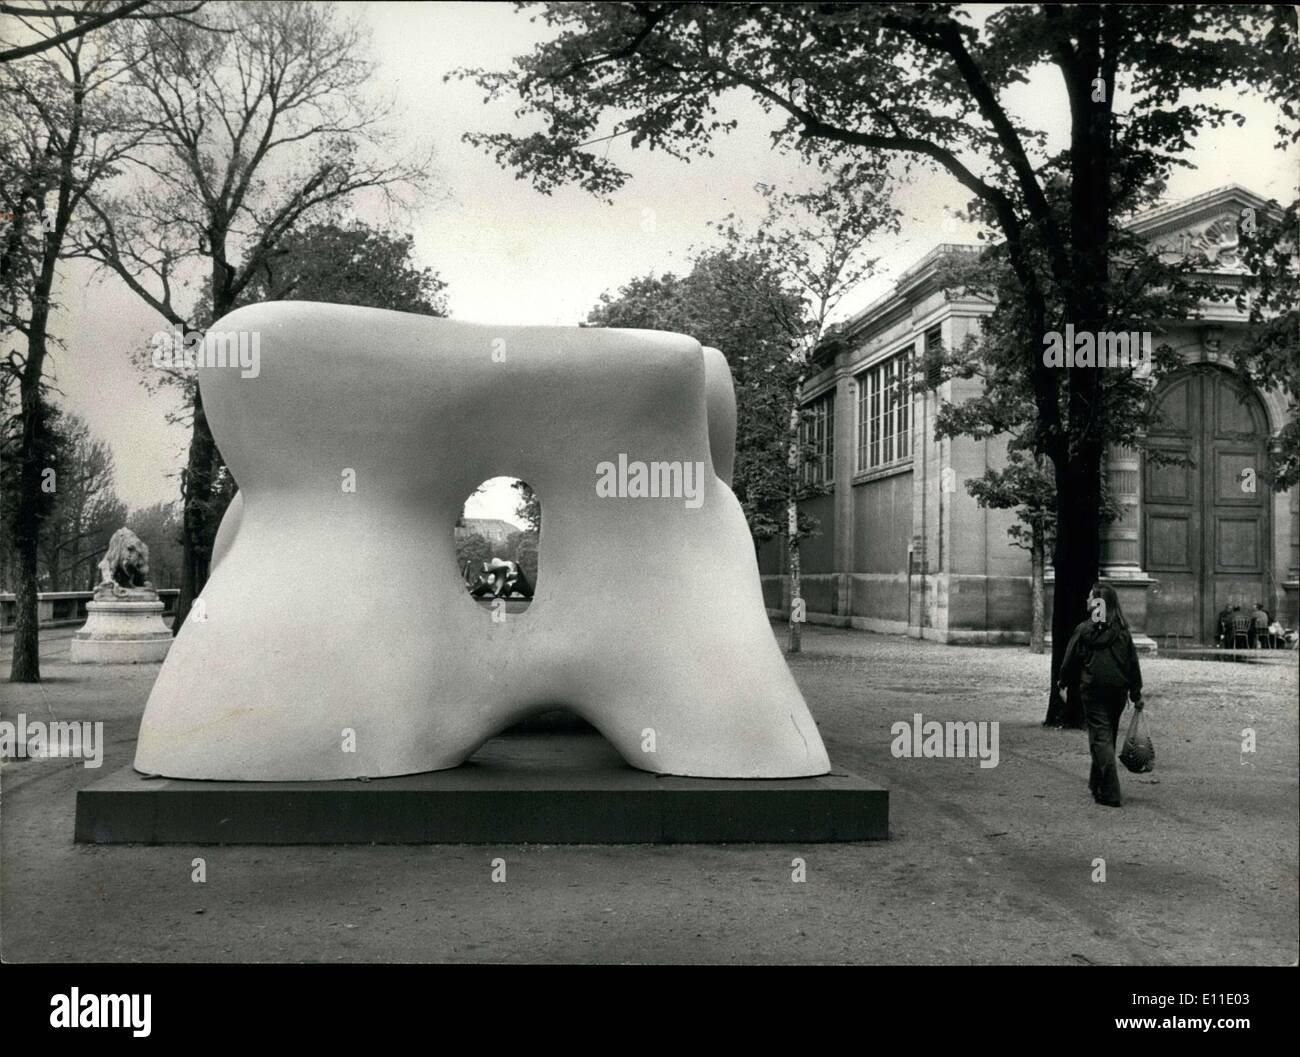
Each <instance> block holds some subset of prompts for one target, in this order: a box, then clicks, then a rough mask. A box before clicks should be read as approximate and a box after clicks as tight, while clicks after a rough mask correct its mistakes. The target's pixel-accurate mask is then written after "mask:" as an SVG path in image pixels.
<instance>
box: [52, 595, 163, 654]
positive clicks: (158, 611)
mask: <svg viewBox="0 0 1300 1057" xmlns="http://www.w3.org/2000/svg"><path fill="white" fill-rule="evenodd" d="M162 612H163V604H162V603H161V602H160V601H158V596H157V595H156V594H155V593H154V592H153V591H148V592H145V591H138V590H137V591H129V592H127V593H126V594H125V595H124V596H123V597H120V598H113V597H106V598H101V597H99V596H97V601H94V602H87V603H86V623H85V625H84V626H83V627H82V628H81V630H80V631H78V632H77V633H76V635H74V636H73V637H72V663H73V664H157V663H158V662H159V661H161V660H163V659H164V658H165V657H166V656H167V651H168V650H169V649H170V648H171V644H172V633H171V631H169V630H168V628H167V625H166V624H164V623H163V620H162Z"/></svg>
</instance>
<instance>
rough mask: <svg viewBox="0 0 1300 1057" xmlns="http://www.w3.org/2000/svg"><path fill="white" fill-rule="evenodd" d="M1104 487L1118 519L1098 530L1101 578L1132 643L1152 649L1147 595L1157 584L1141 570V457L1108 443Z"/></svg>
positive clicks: (1153, 642) (1153, 641) (1125, 448)
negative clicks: (1111, 590)
mask: <svg viewBox="0 0 1300 1057" xmlns="http://www.w3.org/2000/svg"><path fill="white" fill-rule="evenodd" d="M1106 484H1107V486H1108V487H1109V489H1110V494H1111V498H1112V499H1113V500H1114V501H1115V503H1116V505H1117V506H1118V507H1119V511H1120V513H1119V517H1118V518H1117V519H1116V520H1114V521H1112V522H1110V523H1109V524H1107V525H1103V526H1102V529H1101V578H1102V579H1103V580H1105V581H1106V582H1107V583H1109V584H1110V585H1111V586H1112V587H1113V588H1114V589H1115V593H1116V594H1117V595H1118V596H1119V604H1120V605H1121V606H1122V607H1123V609H1124V616H1125V618H1126V619H1127V620H1128V623H1129V629H1130V630H1131V631H1132V633H1133V642H1134V644H1135V645H1136V646H1137V648H1138V649H1139V650H1144V651H1146V650H1151V651H1154V650H1155V649H1156V642H1155V640H1154V639H1152V638H1151V637H1150V636H1149V635H1147V633H1146V627H1147V593H1148V592H1149V591H1150V590H1151V588H1152V587H1153V586H1155V584H1156V583H1157V581H1156V580H1154V579H1153V578H1152V577H1150V576H1148V575H1147V574H1146V572H1145V571H1144V570H1143V568H1142V456H1141V454H1140V453H1139V452H1138V451H1136V450H1135V449H1133V448H1127V447H1123V446H1121V445H1118V444H1112V445H1111V446H1110V447H1109V448H1107V450H1106Z"/></svg>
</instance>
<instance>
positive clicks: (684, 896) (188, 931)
mask: <svg viewBox="0 0 1300 1057" xmlns="http://www.w3.org/2000/svg"><path fill="white" fill-rule="evenodd" d="M70 635H71V631H70V630H65V631H62V632H53V633H51V634H49V635H47V636H46V637H45V641H44V644H43V649H42V655H43V657H44V658H45V661H44V670H45V673H46V682H45V683H43V684H41V685H39V686H17V685H9V684H7V683H6V684H5V689H4V692H3V698H4V704H3V708H2V709H0V714H2V715H3V718H5V719H10V720H12V719H13V718H14V716H15V714H16V713H18V712H20V711H21V712H25V713H26V714H27V716H28V717H29V718H30V719H36V718H47V719H48V718H55V717H57V718H60V719H76V720H102V721H103V722H104V724H105V735H106V742H107V748H106V752H105V759H104V765H103V769H102V770H98V771H96V770H88V769H85V768H83V767H82V766H81V764H80V763H79V762H76V761H71V760H66V759H64V760H59V759H43V760H28V761H23V762H6V763H4V764H3V766H0V956H3V958H4V959H5V960H9V961H55V962H57V961H84V960H94V961H137V960H161V961H417V962H423V961H453V962H454V961H492V962H575V961H580V962H722V963H730V962H734V963H746V962H780V963H801V962H863V963H954V964H1001V963H1049V964H1080V963H1085V964H1086V963H1094V964H1100V963H1111V964H1113V963H1123V964H1272V965H1277V964H1294V963H1295V962H1296V959H1297V945H1298V943H1300V935H1298V931H1297V922H1298V918H1300V915H1298V912H1297V884H1298V879H1297V861H1298V858H1300V855H1298V848H1297V844H1298V842H1300V835H1298V828H1300V788H1298V784H1297V775H1298V773H1300V758H1298V757H1300V746H1298V740H1300V722H1298V718H1297V697H1298V694H1297V666H1296V654H1294V653H1291V654H1285V655H1282V654H1278V655H1273V656H1271V657H1270V658H1269V659H1268V661H1267V662H1266V663H1262V664H1223V663H1214V662H1209V661H1186V660H1177V661H1175V660H1164V659H1157V658H1151V659H1147V660H1145V661H1144V664H1143V671H1144V676H1145V679H1146V683H1147V698H1148V701H1149V706H1148V710H1147V716H1148V717H1149V719H1150V721H1151V732H1152V735H1153V737H1154V739H1155V743H1156V748H1157V760H1156V763H1157V767H1156V770H1155V771H1154V772H1153V773H1152V774H1148V775H1141V776H1139V775H1131V774H1128V773H1127V772H1125V773H1124V774H1123V776H1122V782H1123V786H1124V794H1125V797H1126V806H1125V807H1124V809H1123V810H1119V811H1116V810H1113V809H1108V808H1103V807H1098V806H1096V805H1094V804H1093V802H1092V799H1091V797H1090V795H1089V794H1088V790H1087V786H1086V779H1087V773H1088V755H1087V745H1086V739H1085V736H1084V734H1083V733H1082V732H1080V731H1054V730H1044V729H1043V728H1042V727H1041V726H1040V725H1039V721H1040V720H1041V718H1042V712H1043V709H1044V705H1045V702H1044V695H1043V687H1044V685H1045V683H1046V679H1047V663H1048V662H1047V659H1046V658H1045V657H1041V656H1038V657H1036V656H1032V655H1030V654H1028V653H1027V652H1025V651H1024V649H1023V648H1017V647H956V646H940V645H936V644H933V643H922V642H916V641H913V640H909V639H904V638H899V637H893V636H882V635H871V634H866V633H862V632H851V631H840V630H835V629H826V628H816V627H809V628H807V629H806V630H805V652H804V653H803V654H802V655H801V656H798V657H795V658H793V659H792V668H793V670H794V673H795V676H796V678H797V679H798V681H799V684H800V686H802V688H803V690H804V693H805V695H806V696H807V699H808V702H809V705H810V707H811V708H812V710H813V714H814V715H815V716H816V718H817V720H818V723H819V725H820V727H821V731H822V734H823V736H824V738H825V740H826V743H827V747H828V748H829V750H830V754H831V759H832V761H833V762H834V764H835V766H836V769H837V770H849V771H854V772H857V773H859V774H863V775H865V776H867V777H869V778H872V779H873V780H875V781H878V782H880V783H882V784H884V785H886V786H888V787H889V789H890V790H891V839H890V840H889V841H887V842H875V843H868V844H847V845H807V846H784V845H730V846H725V845H724V846H704V845H696V846H675V847H665V846H659V847H656V846H644V845H641V846H623V847H596V846H513V847H471V846H432V847H416V848H413V847H382V846H351V847H292V848H270V847H225V848H214V847H207V848H199V847H195V848H185V847H179V846H171V847H143V846H116V847H93V846H82V845H76V844H74V843H73V841H72V826H73V808H74V797H75V792H76V790H77V789H78V788H80V787H81V786H84V785H86V784H89V783H90V782H93V781H95V780H97V779H98V778H99V777H100V776H101V775H105V774H108V773H110V772H111V771H112V770H114V769H116V768H118V767H121V766H124V765H126V764H129V763H130V761H131V758H132V755H133V752H134V745H135V732H136V727H137V725H138V722H139V716H140V713H141V711H142V709H143V707H144V701H145V699H146V697H147V695H148V691H149V687H150V685H151V684H152V682H153V679H154V677H155V676H156V674H157V666H156V665H151V666H125V667H89V666H72V665H69V664H67V663H66V661H67V649H68V640H69V638H70ZM11 641H12V640H11V637H8V636H6V638H5V640H4V643H3V645H4V647H5V648H6V649H7V648H8V647H9V646H10V643H11ZM0 663H3V664H4V670H5V671H7V670H8V658H7V654H5V655H0ZM917 712H920V713H921V714H922V715H923V716H924V718H925V720H927V721H928V720H931V719H934V720H939V721H944V720H961V721H970V720H975V721H980V720H988V721H997V722H998V723H999V724H1000V726H999V755H1000V758H999V763H998V766H997V767H994V768H981V767H980V766H979V764H978V761H976V760H972V759H896V758H894V757H893V756H892V755H891V752H890V743H891V731H890V727H891V725H892V724H893V723H894V722H895V721H898V720H907V721H910V720H911V717H912V716H913V714H914V713H917ZM1247 727H1250V728H1252V729H1253V730H1254V731H1255V732H1256V742H1257V751H1255V752H1254V753H1243V752H1242V751H1241V747H1242V733H1241V732H1242V730H1243V729H1244V728H1247ZM196 856H201V857H203V858H204V859H205V860H206V870H207V880H206V882H205V883H202V884H200V883H195V882H194V881H192V880H191V875H192V872H193V866H192V860H193V859H194V858H195V857H196ZM497 857H501V858H504V859H505V860H506V862H507V864H508V873H507V878H508V879H507V882H506V883H505V884H494V883H492V882H491V879H490V873H491V861H492V859H494V858H497ZM796 857H798V858H801V859H803V860H804V862H805V864H806V881H804V882H803V883H796V882H794V881H793V880H792V860H793V859H794V858H796ZM1097 860H1104V867H1105V880H1104V882H1103V881H1100V880H1097V879H1094V878H1097V877H1099V864H1098V862H1097Z"/></svg>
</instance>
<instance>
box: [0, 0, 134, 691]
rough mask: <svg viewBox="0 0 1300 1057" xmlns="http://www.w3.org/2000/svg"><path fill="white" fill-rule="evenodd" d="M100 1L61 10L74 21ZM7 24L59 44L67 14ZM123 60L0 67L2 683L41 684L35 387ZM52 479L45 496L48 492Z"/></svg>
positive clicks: (87, 54) (80, 47) (119, 151)
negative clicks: (12, 614)
mask: <svg viewBox="0 0 1300 1057" xmlns="http://www.w3.org/2000/svg"><path fill="white" fill-rule="evenodd" d="M101 6H103V5H100V4H98V3H93V2H92V3H88V4H84V5H78V6H76V7H75V8H69V9H67V10H70V11H74V12H76V13H80V14H83V15H84V13H85V12H88V11H95V10H97V9H99V8H100V7H101ZM44 10H45V11H46V14H45V15H44V16H42V18H40V19H34V18H27V17H26V16H16V17H18V18H19V21H20V22H22V23H23V24H24V25H26V26H27V28H28V29H29V30H31V32H33V33H34V34H36V35H38V36H40V35H45V36H47V37H48V38H50V39H53V38H55V37H59V36H61V35H62V34H63V33H64V31H65V30H66V29H67V28H68V24H69V22H70V20H71V18H72V17H73V16H71V15H66V16H65V15H62V14H50V13H49V12H51V11H53V10H54V9H53V6H52V5H46V6H45V8H44ZM128 68H129V61H128V60H126V59H125V58H124V57H123V55H122V54H121V52H120V51H119V50H118V48H117V47H115V45H114V42H113V41H111V39H110V38H109V37H108V36H107V35H106V34H102V33H95V34H81V35H78V36H74V37H72V38H70V39H66V40H63V41H60V42H58V43H54V44H51V46H50V47H49V48H48V49H46V51H45V52H43V53H41V54H40V55H36V56H33V57H30V58H25V59H22V60H21V61H17V62H8V63H5V64H4V65H0V100H2V101H3V102H2V105H0V159H2V160H0V166H2V168H3V179H2V180H0V205H2V207H3V210H4V218H3V220H4V226H3V229H2V230H0V336H3V337H4V339H5V340H6V341H8V340H10V338H11V337H12V338H16V339H17V340H16V343H15V344H16V345H17V346H18V347H11V348H10V349H8V350H7V352H6V354H5V359H4V361H3V362H2V363H0V371H3V373H4V374H5V375H6V386H7V387H16V389H17V394H18V399H17V414H16V418H15V419H14V420H13V421H12V422H7V423H6V430H5V433H6V447H7V448H8V449H9V454H10V457H11V458H12V459H14V460H16V462H17V466H18V484H17V489H16V491H17V497H18V498H17V503H16V505H15V508H14V510H13V512H12V515H13V516H12V521H11V522H10V524H9V526H8V527H9V530H10V532H11V533H12V536H13V540H14V547H15V550H16V552H17V554H16V557H17V566H18V568H17V575H16V584H15V586H16V591H15V594H16V602H17V613H16V627H15V632H14V654H13V662H12V665H11V668H10V678H11V679H12V680H13V681H14V682H39V681H40V657H39V642H38V635H39V631H38V625H37V608H36V592H37V572H38V554H39V536H40V530H41V524H42V522H43V520H44V519H45V517H46V516H48V514H49V513H50V510H51V509H52V507H53V503H54V493H55V491H56V490H57V469H56V467H54V466H53V465H52V460H53V459H54V458H55V454H56V453H55V451H54V448H55V445H54V441H53V437H52V434H51V430H50V422H51V419H52V415H53V411H52V409H51V407H50V406H49V403H48V400H47V397H46V392H45V387H46V382H45V378H44V372H45V366H46V356H47V351H48V348H49V345H50V343H51V342H53V341H55V338H54V337H53V336H52V335H51V334H50V332H49V322H50V314H51V311H52V309H53V308H54V300H53V296H52V295H53V290H54V283H55V278H56V269H57V265H58V263H59V261H60V260H61V259H63V258H65V257H66V256H68V254H69V247H70V246H71V244H72V242H73V241H74V236H75V232H74V220H75V218H76V217H77V216H78V215H79V214H80V213H81V212H82V210H83V206H84V204H85V201H86V196H87V194H88V193H89V192H90V189H91V188H92V187H94V186H95V184H97V183H99V182H100V181H102V180H106V179H108V178H110V177H112V176H113V175H114V174H115V173H116V171H117V165H118V163H119V161H120V160H121V158H122V156H123V154H124V152H125V151H126V150H128V149H129V148H130V146H131V145H132V144H133V142H134V134H133V133H132V131H131V127H130V126H131V124H132V122H131V121H130V119H129V116H128V114H127V112H126V109H125V108H124V106H123V105H122V104H121V103H120V102H119V101H118V100H117V97H116V95H115V94H114V90H115V89H116V87H117V86H118V84H119V82H120V81H121V80H122V79H123V78H124V77H125V75H126V73H127V71H128ZM52 482H53V487H51V483H52Z"/></svg>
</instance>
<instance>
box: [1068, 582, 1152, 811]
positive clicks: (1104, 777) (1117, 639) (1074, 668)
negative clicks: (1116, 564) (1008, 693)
mask: <svg viewBox="0 0 1300 1057" xmlns="http://www.w3.org/2000/svg"><path fill="white" fill-rule="evenodd" d="M1088 612H1089V616H1088V619H1087V620H1085V621H1084V622H1083V623H1082V624H1080V625H1079V626H1078V627H1077V628H1075V629H1074V634H1073V635H1072V636H1070V643H1069V645H1068V646H1067V647H1066V649H1065V659H1064V660H1063V661H1062V662H1061V675H1060V689H1061V693H1062V694H1064V693H1065V692H1066V690H1067V689H1068V688H1069V687H1070V686H1072V685H1074V683H1075V682H1076V681H1077V682H1078V685H1079V694H1080V697H1081V698H1082V699H1083V712H1084V717H1085V719H1086V720H1087V724H1088V748H1089V749H1090V750H1091V752H1092V772H1091V773H1090V775H1089V776H1088V788H1089V789H1091V790H1092V796H1093V799H1094V800H1096V801H1097V803H1099V804H1105V805H1106V806H1107V807H1120V806H1121V804H1122V801H1121V799H1120V790H1119V771H1118V768H1117V760H1116V758H1115V738H1116V737H1117V735H1118V734H1119V717H1120V716H1121V715H1123V713H1124V699H1125V698H1126V697H1131V698H1132V699H1133V707H1134V708H1135V709H1137V710H1138V711H1139V712H1140V711H1141V710H1142V670H1141V668H1140V667H1139V666H1138V657H1137V649H1136V648H1135V647H1134V645H1133V636H1132V635H1130V634H1129V630H1128V622H1127V621H1126V620H1125V619H1124V613H1123V612H1122V611H1121V610H1120V608H1119V597H1118V596H1117V595H1116V594H1115V589H1114V588H1113V587H1111V586H1110V585H1109V584H1103V583H1097V584H1093V586H1092V591H1091V592H1089V594H1088Z"/></svg>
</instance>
